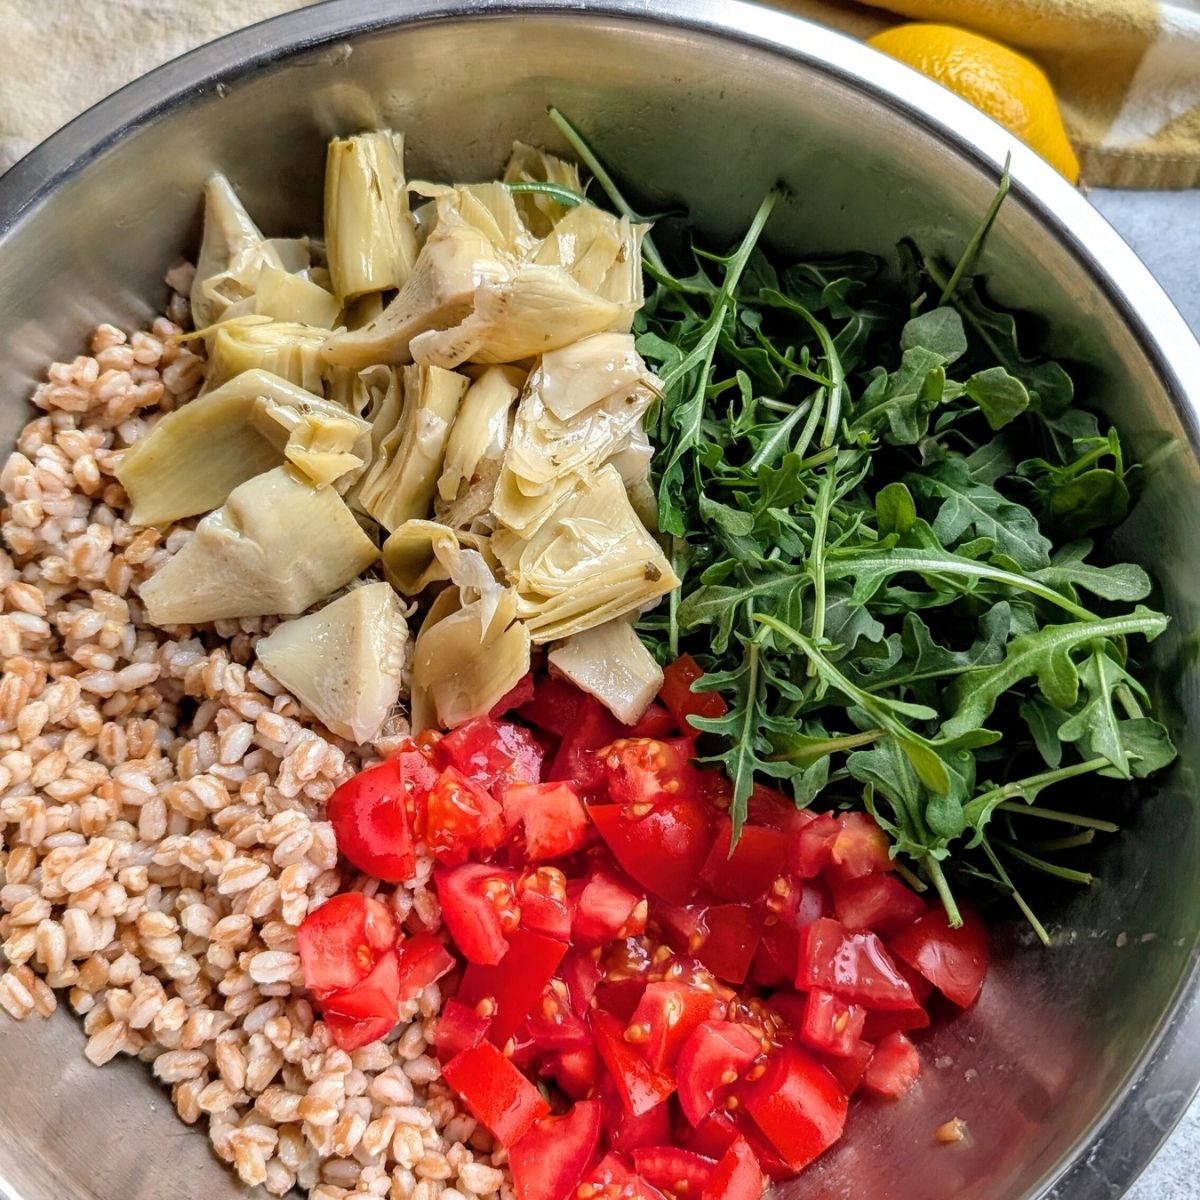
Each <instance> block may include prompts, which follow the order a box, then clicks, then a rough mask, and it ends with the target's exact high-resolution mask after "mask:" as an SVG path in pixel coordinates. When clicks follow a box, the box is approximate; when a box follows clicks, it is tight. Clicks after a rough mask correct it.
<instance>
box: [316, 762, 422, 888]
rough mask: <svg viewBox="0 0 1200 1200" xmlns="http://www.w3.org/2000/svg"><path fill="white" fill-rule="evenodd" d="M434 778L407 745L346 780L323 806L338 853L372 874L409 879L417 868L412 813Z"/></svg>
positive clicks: (393, 879)
mask: <svg viewBox="0 0 1200 1200" xmlns="http://www.w3.org/2000/svg"><path fill="white" fill-rule="evenodd" d="M436 778H437V769H436V768H435V767H434V766H433V764H432V763H430V761H429V759H428V758H426V757H425V755H424V754H423V753H422V752H421V751H420V750H418V749H417V748H416V746H415V745H410V746H409V747H407V748H406V749H404V750H402V751H401V752H400V754H399V756H398V757H396V758H393V759H389V760H388V761H387V762H382V763H379V765H378V766H374V767H368V768H367V769H366V770H365V771H359V773H358V774H357V775H355V776H354V777H353V778H351V779H348V780H346V782H345V783H343V784H342V785H341V786H340V787H339V788H338V789H337V790H336V791H335V792H334V793H333V795H332V796H330V797H329V803H328V805H327V806H326V810H325V811H326V814H327V816H328V817H329V821H330V824H332V826H333V832H334V835H335V836H336V838H337V844H338V850H339V852H340V853H341V854H342V857H343V858H345V859H347V860H348V861H349V862H350V864H351V865H352V866H354V867H357V868H358V870H360V871H362V872H364V873H365V874H367V875H373V876H374V877H375V878H376V879H386V880H388V881H389V882H390V883H400V882H402V881H404V880H406V879H411V878H412V877H413V874H414V873H415V871H416V869H417V860H416V853H415V849H414V846H413V834H412V812H413V811H414V806H415V805H417V804H420V805H423V804H424V803H425V797H426V796H427V795H428V794H429V789H430V788H431V787H432V786H433V782H434V780H435V779H436Z"/></svg>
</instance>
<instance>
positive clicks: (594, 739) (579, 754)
mask: <svg viewBox="0 0 1200 1200" xmlns="http://www.w3.org/2000/svg"><path fill="white" fill-rule="evenodd" d="M579 695H580V700H579V702H578V704H577V705H576V708H575V712H574V714H573V716H572V717H571V720H570V722H569V723H568V725H567V726H566V728H565V729H564V730H563V732H562V742H561V743H560V745H559V747H558V751H557V753H556V754H555V755H554V761H553V762H552V763H551V764H550V769H549V770H548V771H547V772H546V779H547V780H560V779H561V780H565V781H566V782H567V783H570V784H573V785H574V786H575V788H576V790H577V791H578V792H579V793H580V795H583V796H590V795H593V794H594V793H596V791H597V790H598V789H599V788H601V787H602V786H603V783H604V764H603V762H601V760H600V759H599V758H598V757H597V756H596V751H597V750H600V749H602V748H603V747H605V746H607V745H608V744H609V743H610V742H611V741H612V740H613V738H615V737H618V736H620V732H621V726H620V725H618V724H617V719H616V718H615V717H614V716H613V715H612V713H610V712H609V711H608V709H607V708H605V707H604V705H602V704H601V703H600V701H599V700H597V699H596V698H595V697H594V696H589V695H586V694H585V693H583V692H580V693H579Z"/></svg>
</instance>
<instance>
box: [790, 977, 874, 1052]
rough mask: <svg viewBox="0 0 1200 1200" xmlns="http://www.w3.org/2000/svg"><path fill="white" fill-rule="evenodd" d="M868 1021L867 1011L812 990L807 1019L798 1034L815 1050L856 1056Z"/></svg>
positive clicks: (807, 997) (806, 1010)
mask: <svg viewBox="0 0 1200 1200" xmlns="http://www.w3.org/2000/svg"><path fill="white" fill-rule="evenodd" d="M866 1020H867V1010H866V1009H865V1008H862V1007H861V1006H860V1005H858V1004H848V1003H846V1002H845V1001H844V1000H841V999H839V998H838V997H837V996H835V995H834V994H833V993H832V992H826V991H823V990H822V989H821V988H813V989H812V991H811V992H809V993H808V995H807V996H806V997H805V1001H804V1017H803V1020H802V1021H801V1023H800V1026H799V1028H798V1030H797V1032H798V1033H799V1035H800V1037H801V1038H803V1040H804V1041H806V1042H807V1043H808V1044H809V1045H810V1046H812V1047H813V1048H814V1049H817V1050H821V1051H823V1052H824V1053H826V1054H835V1055H839V1056H845V1055H847V1054H852V1053H853V1052H854V1047H855V1046H856V1045H857V1044H858V1041H859V1038H860V1037H861V1036H862V1031H863V1025H864V1024H865V1023H866Z"/></svg>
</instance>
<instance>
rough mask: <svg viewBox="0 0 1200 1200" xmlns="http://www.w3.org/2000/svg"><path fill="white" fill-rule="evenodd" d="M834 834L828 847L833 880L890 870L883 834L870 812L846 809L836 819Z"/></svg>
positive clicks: (891, 866) (885, 838) (885, 840)
mask: <svg viewBox="0 0 1200 1200" xmlns="http://www.w3.org/2000/svg"><path fill="white" fill-rule="evenodd" d="M837 823H838V826H839V829H838V833H837V837H835V838H834V839H833V845H832V846H830V848H829V859H830V872H831V873H832V875H833V876H834V877H835V878H837V879H861V878H862V877H863V876H864V875H877V874H882V873H883V872H885V871H890V870H892V868H893V866H894V865H895V864H894V863H893V862H892V859H891V856H890V855H889V854H888V839H887V834H886V833H884V832H883V830H882V829H880V828H879V826H878V825H877V824H876V823H875V818H874V817H872V816H871V814H870V813H865V812H848V813H842V815H841V816H840V817H838V818H837Z"/></svg>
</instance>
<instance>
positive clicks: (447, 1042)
mask: <svg viewBox="0 0 1200 1200" xmlns="http://www.w3.org/2000/svg"><path fill="white" fill-rule="evenodd" d="M490 1024H491V1019H490V1018H489V1017H485V1016H483V1015H482V1014H481V1013H480V1012H479V1010H478V1009H476V1008H472V1007H471V1006H470V1005H469V1004H463V1002H462V1001H461V1000H457V999H455V997H453V996H451V997H450V999H449V1000H447V1001H446V1002H445V1004H443V1005H442V1011H441V1013H440V1014H439V1015H438V1023H437V1027H436V1029H435V1030H434V1032H433V1044H434V1046H435V1047H436V1048H437V1056H438V1061H439V1062H448V1061H449V1060H450V1059H452V1058H453V1057H454V1056H455V1055H456V1054H459V1053H461V1052H462V1051H463V1050H469V1049H470V1048H471V1047H472V1046H478V1045H479V1043H480V1042H482V1041H483V1039H484V1038H485V1037H486V1036H487V1031H488V1025H490Z"/></svg>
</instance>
